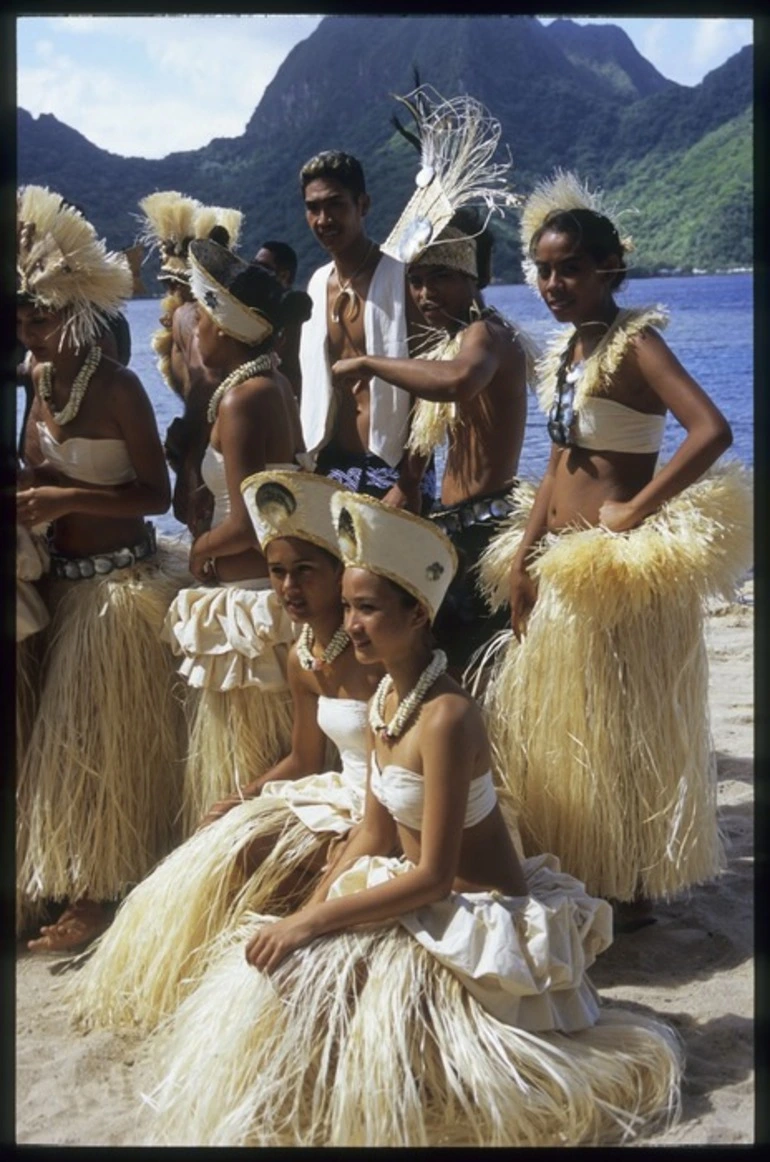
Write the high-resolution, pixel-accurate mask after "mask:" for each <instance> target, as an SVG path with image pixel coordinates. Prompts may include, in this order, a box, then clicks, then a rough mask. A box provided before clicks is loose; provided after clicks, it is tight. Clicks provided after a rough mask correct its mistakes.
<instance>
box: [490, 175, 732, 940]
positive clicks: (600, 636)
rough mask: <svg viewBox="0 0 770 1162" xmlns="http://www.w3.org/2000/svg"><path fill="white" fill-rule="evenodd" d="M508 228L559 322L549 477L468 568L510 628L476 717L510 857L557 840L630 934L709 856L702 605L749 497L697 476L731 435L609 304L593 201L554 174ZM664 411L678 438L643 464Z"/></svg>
mask: <svg viewBox="0 0 770 1162" xmlns="http://www.w3.org/2000/svg"><path fill="white" fill-rule="evenodd" d="M522 236H523V241H524V245H525V247H526V249H527V253H528V254H529V274H528V277H529V278H530V281H531V282H533V283H535V284H536V286H537V289H538V290H539V292H540V294H541V296H542V297H543V299H544V301H545V303H546V305H547V306H548V307H549V309H550V311H551V313H552V314H553V316H554V318H555V319H556V320H557V321H558V322H560V323H570V324H572V330H571V331H570V332H569V333H568V335H567V337H566V339H565V337H564V335H563V333H562V334H560V335H559V336H558V337H557V338H556V340H555V341H554V342H553V343H552V345H551V347H550V349H549V351H548V352H547V353H546V355H545V357H544V359H543V361H542V364H541V366H540V377H539V395H540V401H541V406H542V407H543V408H544V410H547V411H548V415H549V419H548V431H549V433H550V436H551V439H552V441H553V449H552V452H551V457H550V460H549V463H548V468H547V470H546V473H545V476H544V478H543V481H542V483H541V484H540V487H539V488H538V490H537V495H536V496H535V498H534V503H532V501H531V496H530V498H529V504H527V503H524V498H523V495H522V494H519V495H517V496H516V497H514V500H515V502H516V512H515V513H514V514H513V517H512V519H511V521H510V525H509V528H508V529H507V530H506V531H504V532H503V533H501V534H500V535H499V536H498V539H497V541H496V542H495V543H493V544H492V545H491V546H490V548H489V550H488V551H487V554H486V561H485V564H484V565H483V567H482V576H483V577H485V579H486V583H487V586H488V588H489V590H491V591H494V595H495V597H496V599H497V601H498V603H500V602H502V601H504V600H505V599H506V598H509V599H510V605H511V620H512V625H513V631H514V635H515V638H516V640H515V641H512V642H511V645H510V646H509V648H508V650H507V652H506V655H505V657H504V660H503V664H502V667H501V672H500V674H499V677H498V679H497V682H496V684H495V686H494V687H493V688H492V689H491V691H490V710H491V714H490V722H491V723H493V724H494V726H493V729H494V732H495V743H496V746H497V747H498V749H499V754H500V766H501V769H502V771H503V773H504V776H505V778H506V779H507V781H508V784H509V786H510V789H511V791H512V793H513V796H514V801H515V803H516V805H517V807H518V809H519V812H520V824H521V830H522V839H523V843H524V849H525V851H541V850H547V851H553V852H554V853H555V854H556V855H557V856H558V857H559V859H560V860H561V862H562V865H563V866H564V867H565V869H566V870H567V871H569V872H570V873H571V874H573V875H576V876H578V877H579V878H580V879H582V880H583V881H584V883H585V884H586V887H587V888H588V890H589V891H591V892H594V893H596V894H598V895H602V896H605V897H607V898H611V899H613V900H615V901H619V902H621V904H622V906H619V907H618V909H617V912H618V919H619V920H620V921H621V922H622V923H624V924H625V925H627V926H629V927H633V926H638V924H640V923H645V922H649V921H650V917H649V915H648V913H649V910H650V900H651V899H655V898H661V897H663V898H665V897H669V896H671V895H673V894H674V893H676V892H678V891H680V890H682V889H684V888H687V887H688V886H690V885H692V884H696V883H699V882H702V881H703V880H706V879H709V878H711V877H713V876H715V875H716V874H717V873H718V871H719V869H720V843H719V837H718V831H717V818H716V771H715V766H714V762H713V756H712V755H711V754H710V737H709V724H708V708H707V669H706V652H705V645H704V642H703V629H702V611H701V606H702V601H703V598H704V597H706V596H708V595H712V594H716V593H722V594H729V593H730V592H731V591H732V589H733V586H734V584H735V581H736V579H737V578H738V577H739V576H740V574H741V572H742V571H743V570H745V569H746V567H747V566H748V564H749V562H750V552H751V541H750V533H751V518H750V500H749V492H748V488H747V485H746V483H745V481H744V479H743V474H742V472H741V471H740V470H739V469H738V468H737V466H734V467H728V468H723V469H721V470H718V471H715V472H714V473H713V474H711V475H710V476H707V477H706V476H704V473H706V471H707V469H709V468H711V466H712V465H713V464H714V461H715V460H716V459H717V458H718V457H719V455H720V454H721V453H722V452H723V451H724V450H725V449H726V448H727V447H728V446H729V444H730V442H731V438H732V437H731V432H730V427H729V425H728V423H727V421H726V420H725V418H724V416H723V415H722V414H721V413H720V411H719V410H718V409H717V407H716V406H715V405H714V403H713V402H712V401H711V400H710V399H709V397H708V396H707V395H706V393H705V392H704V391H703V390H702V389H701V388H700V387H699V385H698V384H697V383H696V382H695V381H694V380H693V378H692V376H690V375H689V374H688V373H687V371H686V370H685V369H684V368H683V367H682V366H681V364H680V363H679V362H678V360H677V359H676V357H675V356H674V354H673V353H672V351H671V350H670V349H669V348H668V347H667V346H666V344H665V342H664V341H663V339H662V338H661V336H660V334H659V333H658V329H659V328H661V327H663V326H665V323H666V316H665V314H664V313H663V312H662V310H661V309H660V308H657V307H656V308H652V309H651V308H639V309H623V308H621V307H619V306H618V304H617V303H616V301H615V297H614V295H615V291H616V290H617V288H618V287H619V285H620V284H621V282H622V281H623V279H624V277H625V274H626V267H625V257H626V254H627V252H628V249H629V244H628V242H627V241H624V240H623V239H622V238H621V237H620V234H619V232H618V228H617V225H616V224H615V223H614V222H613V220H612V218H611V216H610V215H609V214H608V213H607V212H606V211H605V210H604V208H603V207H602V203H601V199H600V198H599V197H598V196H597V195H595V194H591V193H589V191H588V190H587V189H585V188H584V187H583V186H582V185H581V184H580V182H579V181H578V180H577V178H575V177H574V175H570V174H557V176H556V177H555V178H554V180H552V181H550V182H547V183H544V184H543V185H541V186H540V187H538V189H536V190H535V192H534V193H533V194H532V196H531V197H530V199H529V201H528V202H527V204H526V206H525V208H524V210H523V214H522ZM667 412H671V414H672V415H673V416H674V417H675V419H676V420H677V421H678V422H679V423H680V424H681V425H682V427H683V429H684V433H685V437H684V439H683V441H682V443H681V444H680V445H679V447H678V448H677V450H676V452H675V453H674V454H673V456H672V457H671V459H670V460H669V461H668V462H667V463H665V464H664V465H662V466H661V467H659V468H658V470H657V471H656V465H657V459H658V451H659V448H660V444H661V440H662V436H663V428H664V424H665V419H666V414H667ZM519 643H520V644H519Z"/></svg>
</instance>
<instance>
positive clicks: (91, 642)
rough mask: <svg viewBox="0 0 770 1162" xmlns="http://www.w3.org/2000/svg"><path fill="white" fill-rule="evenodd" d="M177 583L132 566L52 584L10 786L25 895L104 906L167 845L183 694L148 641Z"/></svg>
mask: <svg viewBox="0 0 770 1162" xmlns="http://www.w3.org/2000/svg"><path fill="white" fill-rule="evenodd" d="M176 589H177V581H176V580H175V579H174V578H173V577H171V576H169V575H167V574H166V573H164V571H163V570H162V569H161V568H160V567H158V566H157V565H155V564H142V565H140V566H137V567H135V568H132V569H130V570H121V571H120V573H119V574H108V575H107V576H106V577H102V578H99V579H94V580H91V581H77V582H55V583H52V586H51V602H50V605H51V614H52V621H51V624H50V626H49V628H48V630H47V631H44V632H45V638H46V654H45V658H44V665H43V675H42V689H41V693H40V699H39V706H38V712H37V715H36V718H35V723H34V726H33V728H32V732H31V736H30V741H29V746H28V748H27V752H26V755H25V757H24V763H23V766H22V769H21V773H20V779H19V787H18V812H19V816H20V819H21V821H22V826H23V827H25V828H26V829H27V832H28V850H27V851H26V853H25V858H24V862H23V868H22V873H21V877H22V878H21V888H22V890H23V892H24V893H25V894H26V895H27V896H29V897H30V899H31V900H36V899H43V898H53V899H65V898H73V897H78V896H81V895H85V894H88V895H89V896H91V897H92V898H94V899H110V898H113V897H115V896H117V895H118V894H120V893H121V892H122V891H124V890H125V889H126V888H127V887H128V886H129V885H130V884H132V883H134V882H136V881H137V880H138V879H140V878H141V877H142V876H143V875H145V874H146V873H147V872H148V871H149V870H150V868H151V867H152V866H153V864H154V863H155V862H156V861H157V860H158V859H159V858H160V857H161V856H162V855H164V854H165V853H166V852H167V851H168V850H169V847H170V846H171V842H172V820H173V817H174V815H175V814H176V812H177V811H178V806H179V801H180V795H181V774H182V762H181V760H182V756H183V754H184V719H183V714H182V707H181V695H182V691H181V689H180V688H179V686H178V679H177V676H176V674H175V671H174V666H173V659H172V657H171V654H170V652H169V651H168V650H167V649H166V647H165V646H164V645H163V644H162V643H161V642H160V640H159V636H158V635H159V631H160V627H161V625H162V622H163V617H164V615H165V612H166V609H167V608H168V605H169V603H170V601H171V600H172V598H173V596H174V594H175V592H176Z"/></svg>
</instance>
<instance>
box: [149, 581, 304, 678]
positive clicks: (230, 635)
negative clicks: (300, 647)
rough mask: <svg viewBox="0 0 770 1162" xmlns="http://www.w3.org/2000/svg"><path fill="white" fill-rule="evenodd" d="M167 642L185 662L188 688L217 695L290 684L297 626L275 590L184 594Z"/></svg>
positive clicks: (169, 619)
mask: <svg viewBox="0 0 770 1162" xmlns="http://www.w3.org/2000/svg"><path fill="white" fill-rule="evenodd" d="M161 637H162V638H163V640H164V641H167V642H169V643H170V645H171V649H172V651H173V652H174V653H175V654H176V655H178V656H180V657H181V658H182V662H181V664H180V666H179V673H180V674H182V675H183V676H184V678H186V680H187V682H188V685H190V686H197V687H207V688H209V689H214V690H222V691H225V690H232V689H234V688H237V687H242V686H262V687H264V688H266V689H267V688H270V687H279V686H284V685H285V684H286V674H285V668H286V654H287V651H288V647H289V645H290V644H291V642H292V640H293V628H292V622H291V619H290V618H289V616H288V614H287V613H286V611H285V610H284V609H283V607H282V606H281V604H280V602H279V601H278V598H277V597H276V595H275V593H274V592H273V590H272V589H270V588H260V589H248V588H241V587H240V586H221V587H220V588H217V589H209V588H206V587H203V586H201V587H200V588H191V589H183V590H181V592H180V593H178V594H177V596H176V598H175V600H174V601H173V602H172V603H171V606H170V608H169V611H168V613H167V615H166V619H165V622H164V626H163V631H162V633H161Z"/></svg>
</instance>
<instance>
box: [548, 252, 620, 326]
mask: <svg viewBox="0 0 770 1162" xmlns="http://www.w3.org/2000/svg"><path fill="white" fill-rule="evenodd" d="M533 259H534V263H535V267H536V269H537V289H538V290H539V292H540V294H541V296H542V298H543V300H544V302H545V304H546V306H547V307H548V309H549V311H550V312H551V314H552V315H553V316H554V318H555V319H557V320H558V321H559V322H560V323H575V324H579V323H586V322H588V321H589V320H591V319H596V318H602V313H603V312H606V310H607V306H608V305H609V303H610V302H611V300H612V290H611V287H610V282H611V278H612V275H611V274H608V273H602V271H601V270H600V269H599V264H598V263H597V261H596V259H594V258H592V257H591V255H590V254H589V253H588V252H587V251H585V250H582V249H581V248H580V245H579V244H578V243H577V242H576V241H575V239H574V238H573V237H572V236H571V235H570V234H563V233H560V232H559V233H557V232H555V231H551V230H547V231H546V232H545V233H544V234H543V235H542V237H541V238H540V239H539V241H538V243H537V246H536V247H535V252H534V255H533ZM604 265H607V264H604ZM613 265H614V263H612V262H611V263H609V266H613Z"/></svg>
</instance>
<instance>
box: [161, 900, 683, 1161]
mask: <svg viewBox="0 0 770 1162" xmlns="http://www.w3.org/2000/svg"><path fill="white" fill-rule="evenodd" d="M265 922H270V918H269V917H256V916H255V917H251V918H250V919H249V922H247V923H245V924H244V925H243V927H242V928H241V929H240V930H235V931H233V932H231V933H229V934H227V935H226V936H225V937H223V938H222V939H221V940H220V942H219V944H218V946H217V947H216V948H215V949H214V950H213V951H212V956H211V960H210V963H209V968H208V970H207V972H206V974H205V976H204V977H203V978H202V980H201V982H200V985H199V986H198V988H197V989H196V990H195V991H194V992H193V993H192V994H191V995H190V996H189V997H188V998H187V999H186V1000H185V1002H184V1003H183V1004H182V1005H181V1006H180V1008H179V1010H178V1011H177V1013H176V1016H175V1018H174V1019H173V1020H172V1021H170V1022H169V1023H168V1024H167V1025H166V1026H165V1027H164V1028H163V1029H162V1030H161V1031H160V1035H159V1037H158V1038H157V1039H153V1042H152V1043H151V1045H150V1062H149V1066H150V1071H151V1075H152V1077H154V1078H159V1079H160V1080H159V1083H158V1084H157V1086H156V1087H155V1088H154V1089H153V1090H152V1091H151V1092H150V1093H149V1095H147V1097H146V1101H147V1103H148V1105H149V1107H150V1110H151V1111H152V1112H151V1113H149V1112H148V1114H147V1119H148V1123H150V1124H152V1125H153V1129H152V1136H153V1138H154V1140H155V1141H157V1142H159V1143H162V1144H168V1145H171V1144H173V1145H188V1144H189V1145H192V1144H195V1145H210V1146H225V1145H232V1146H236V1145H237V1146H246V1145H249V1146H410V1147H417V1146H445V1145H446V1146H460V1145H463V1146H563V1145H579V1144H582V1145H589V1144H591V1145H593V1144H599V1143H602V1144H608V1143H610V1142H613V1141H614V1142H618V1141H625V1140H628V1139H630V1138H632V1137H634V1136H636V1135H638V1134H640V1133H643V1132H644V1131H646V1130H648V1129H649V1128H650V1127H652V1126H654V1125H657V1124H660V1123H664V1122H666V1121H667V1120H671V1119H673V1118H674V1117H675V1116H676V1114H677V1108H678V1087H679V1080H680V1072H681V1057H680V1050H679V1045H678V1043H677V1040H676V1037H675V1035H674V1034H673V1032H672V1031H671V1030H670V1029H668V1028H667V1027H666V1026H664V1025H663V1024H661V1023H659V1022H656V1021H654V1020H652V1019H650V1018H648V1017H645V1016H642V1015H640V1014H638V1013H636V1012H634V1013H630V1012H628V1011H625V1010H623V1009H611V1010H606V1011H604V1012H603V1014H602V1016H601V1017H600V1020H599V1023H598V1024H597V1025H596V1026H595V1027H593V1028H591V1029H587V1030H585V1031H583V1032H581V1033H577V1034H573V1035H571V1036H567V1035H564V1034H548V1035H537V1034H532V1033H524V1032H522V1031H521V1030H518V1029H515V1028H513V1027H511V1026H509V1025H504V1024H503V1023H502V1022H500V1021H497V1020H495V1018H493V1017H491V1016H490V1015H489V1014H488V1013H486V1012H485V1011H484V1009H482V1008H481V1006H480V1005H479V1004H477V1003H476V1002H475V1001H474V999H473V998H472V997H470V996H469V995H468V994H467V992H465V990H464V989H463V988H462V985H461V984H460V983H459V981H458V980H457V978H456V977H454V976H453V975H452V974H451V973H450V972H448V971H447V970H445V969H444V968H442V967H441V966H440V965H438V964H437V962H436V961H435V960H434V959H433V957H431V955H430V954H429V953H428V952H426V951H425V949H423V948H422V947H421V946H420V945H419V944H418V943H417V942H416V941H414V940H413V939H412V938H411V937H410V936H409V935H408V934H407V933H406V932H405V931H404V930H403V929H401V928H400V926H398V925H392V926H387V927H378V928H376V929H373V930H372V929H371V928H370V929H364V928H362V929H359V930H357V931H350V932H345V933H339V934H336V935H334V936H332V937H326V938H322V939H320V940H316V941H314V942H313V943H312V944H310V945H309V946H307V947H306V948H303V949H300V950H299V951H298V952H296V953H294V954H293V955H291V956H290V957H289V958H288V959H287V960H286V961H284V963H283V964H282V965H280V966H279V968H278V970H277V971H276V972H275V973H274V974H272V975H271V976H268V975H267V974H264V973H260V972H257V971H256V970H255V969H254V968H252V967H251V966H250V965H248V964H247V963H246V960H245V957H244V947H245V943H246V940H247V938H248V936H249V935H250V934H251V933H252V932H253V931H254V930H255V928H256V927H257V926H258V925H259V924H260V923H265ZM232 997H237V998H238V1002H237V1004H232V1003H228V998H232ZM212 1030H216V1033H215V1034H214V1040H213V1043H212Z"/></svg>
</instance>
